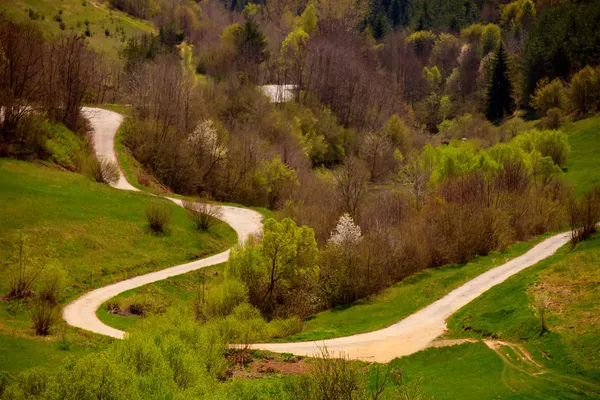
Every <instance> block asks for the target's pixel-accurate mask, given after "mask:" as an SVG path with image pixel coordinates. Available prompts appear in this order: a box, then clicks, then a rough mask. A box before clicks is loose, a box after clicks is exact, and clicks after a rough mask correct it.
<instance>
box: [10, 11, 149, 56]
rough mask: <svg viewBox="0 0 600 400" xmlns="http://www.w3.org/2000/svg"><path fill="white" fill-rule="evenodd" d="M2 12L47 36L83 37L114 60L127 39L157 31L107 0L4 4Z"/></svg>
mask: <svg viewBox="0 0 600 400" xmlns="http://www.w3.org/2000/svg"><path fill="white" fill-rule="evenodd" d="M0 12H1V13H4V14H5V15H6V16H7V17H8V18H9V19H11V20H14V21H31V22H32V23H34V24H35V25H37V26H38V27H39V28H40V29H41V30H42V31H43V32H46V33H47V34H52V35H56V34H58V33H60V32H62V31H65V32H74V33H76V34H80V35H82V36H84V37H86V38H87V39H86V41H87V42H89V44H90V45H91V47H92V48H94V49H95V50H96V51H99V52H102V53H106V54H108V55H109V56H110V57H111V58H116V57H117V55H118V52H119V51H120V49H121V48H122V46H123V43H124V42H125V41H126V40H127V38H130V37H132V36H137V35H140V34H142V33H150V32H154V30H155V29H154V26H153V25H152V23H151V22H148V21H145V20H141V19H138V18H134V17H132V16H130V15H128V14H125V13H123V12H121V11H118V10H114V9H111V8H110V7H109V6H108V4H107V2H106V1H87V0H83V1H81V0H62V1H60V2H59V3H57V2H56V1H53V0H16V1H8V2H6V1H5V2H2V3H0ZM86 30H89V35H88V34H87V33H86Z"/></svg>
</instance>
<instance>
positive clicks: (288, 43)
mask: <svg viewBox="0 0 600 400" xmlns="http://www.w3.org/2000/svg"><path fill="white" fill-rule="evenodd" d="M309 39H310V37H309V35H308V33H306V31H305V30H304V29H303V28H296V29H294V30H293V31H291V32H290V33H289V34H288V35H287V36H286V37H285V39H284V40H283V42H282V43H281V54H282V55H288V54H289V55H290V56H297V55H298V54H301V53H302V52H303V51H304V49H305V48H306V45H307V44H308V40H309Z"/></svg>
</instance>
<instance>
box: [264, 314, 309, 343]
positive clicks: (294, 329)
mask: <svg viewBox="0 0 600 400" xmlns="http://www.w3.org/2000/svg"><path fill="white" fill-rule="evenodd" d="M302 327H303V323H302V321H301V320H300V319H299V318H297V317H291V318H286V319H279V318H277V319H274V320H272V321H270V322H269V323H268V324H267V329H266V333H265V336H266V338H267V339H275V338H285V337H288V336H291V335H295V334H296V333H299V332H302Z"/></svg>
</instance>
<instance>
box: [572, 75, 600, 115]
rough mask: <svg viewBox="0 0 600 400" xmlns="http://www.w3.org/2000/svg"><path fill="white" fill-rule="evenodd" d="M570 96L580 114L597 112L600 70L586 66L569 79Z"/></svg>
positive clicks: (599, 99) (599, 93)
mask: <svg viewBox="0 0 600 400" xmlns="http://www.w3.org/2000/svg"><path fill="white" fill-rule="evenodd" d="M570 96H571V101H572V102H573V105H574V106H575V108H576V109H577V111H579V112H580V113H582V114H587V113H588V112H593V111H595V110H597V109H598V107H599V105H600V68H598V67H596V68H592V67H590V66H589V65H588V66H587V67H585V68H583V69H582V70H580V71H579V72H577V73H576V74H575V75H574V76H573V79H571V88H570Z"/></svg>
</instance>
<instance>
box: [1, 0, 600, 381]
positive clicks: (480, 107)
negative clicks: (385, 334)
mask: <svg viewBox="0 0 600 400" xmlns="http://www.w3.org/2000/svg"><path fill="white" fill-rule="evenodd" d="M110 4H111V5H112V6H113V7H115V8H116V9H119V10H122V11H125V12H127V13H129V14H131V15H133V16H135V17H138V18H143V19H148V20H151V21H153V22H154V24H155V25H156V27H157V32H156V34H148V35H144V36H140V37H129V38H127V40H126V42H125V43H124V46H123V50H122V54H121V57H120V59H119V60H108V59H105V58H103V57H102V56H101V55H99V54H96V53H93V52H91V51H90V50H88V49H87V47H86V44H85V37H80V36H77V35H69V34H64V35H62V36H59V37H56V38H48V37H44V36H43V35H42V33H41V32H38V31H36V30H35V28H34V27H33V26H32V25H30V24H27V23H24V24H16V23H13V22H10V21H8V20H6V19H0V45H1V48H0V52H1V53H2V54H3V58H2V59H1V60H0V62H1V63H0V106H2V109H3V110H4V114H3V119H2V124H1V126H0V142H1V147H0V155H11V156H16V157H23V158H29V157H34V156H36V157H41V158H43V157H44V154H45V153H47V151H46V147H47V143H46V142H45V141H44V137H45V136H44V135H45V134H46V133H45V131H44V129H43V125H40V123H39V120H40V119H43V118H46V119H49V120H52V121H56V122H60V123H63V124H65V125H66V126H67V127H68V128H70V129H72V130H74V131H78V132H80V134H81V135H85V128H84V127H83V126H84V123H83V122H82V121H81V118H80V116H79V110H80V107H81V105H82V104H84V103H103V102H119V103H123V104H131V115H130V116H128V118H127V121H126V123H125V125H124V128H123V139H124V143H125V145H126V146H127V148H128V149H129V150H130V151H131V153H132V154H133V156H134V157H135V158H136V159H137V160H138V161H139V162H140V163H141V164H142V165H143V167H144V169H145V171H146V173H147V174H148V175H152V176H153V177H154V178H155V179H156V180H157V181H158V182H159V183H160V184H161V185H163V186H164V187H166V188H168V189H169V190H171V191H173V192H176V193H178V194H183V195H188V196H198V197H204V198H210V199H213V200H216V201H226V202H236V203H241V204H244V205H248V206H263V207H268V208H269V209H271V210H273V211H274V212H275V218H273V219H268V220H267V221H266V222H265V227H264V234H263V237H261V238H255V239H254V240H252V241H250V242H249V243H247V244H246V245H245V246H244V247H241V248H237V249H235V250H234V251H233V253H232V257H231V260H230V262H229V263H228V265H227V268H226V276H227V280H228V283H227V284H228V285H231V288H233V289H231V291H228V290H224V291H223V293H221V294H219V296H223V297H227V296H229V294H231V293H234V292H236V290H237V289H235V288H236V287H238V288H239V286H236V285H239V284H241V285H242V289H240V290H237V292H238V293H242V295H240V296H237V297H236V298H235V299H229V300H230V301H231V302H233V303H234V304H233V306H235V305H237V303H244V302H246V301H248V302H249V303H250V304H252V306H254V307H255V308H256V309H258V310H259V311H260V313H261V315H262V317H264V318H266V319H267V320H271V319H274V318H288V317H299V318H304V317H307V316H308V315H310V314H312V313H315V312H317V311H320V310H323V309H327V308H331V307H335V306H339V305H344V304H349V303H352V302H353V301H355V300H357V299H361V298H364V297H366V296H369V295H371V294H373V293H376V292H378V291H380V290H381V289H384V288H386V287H388V286H390V285H391V284H393V283H394V282H397V281H399V280H402V279H403V278H405V277H407V276H408V275H410V274H413V273H415V272H418V271H421V270H424V269H426V268H431V267H436V266H441V265H445V264H457V263H463V262H466V261H468V260H469V259H471V258H472V257H473V256H475V255H485V254H488V253H489V252H491V251H494V250H502V249H504V248H505V247H506V246H507V245H508V244H510V243H513V242H515V241H520V240H525V239H529V238H532V237H533V236H535V235H539V234H542V233H544V232H548V231H554V230H557V229H559V228H562V227H565V226H567V225H568V224H569V223H570V224H571V226H573V227H579V226H582V225H583V224H585V223H587V224H588V225H589V215H588V218H587V220H586V219H585V217H582V216H581V215H583V214H585V212H583V211H582V210H584V209H586V208H585V207H586V204H587V207H588V208H587V209H588V210H589V209H590V207H591V206H590V204H592V203H593V202H594V201H597V198H598V194H597V193H596V194H595V195H593V196H596V197H593V196H591V197H588V198H587V200H586V201H587V203H586V201H582V200H573V195H572V193H571V189H570V188H569V187H567V186H566V185H565V184H564V183H563V182H562V180H561V174H562V167H563V166H564V165H565V163H566V160H567V158H568V156H569V150H570V147H569V143H568V140H567V137H566V135H565V134H564V133H563V132H562V131H561V130H560V128H561V126H562V125H563V124H564V123H565V122H567V121H569V120H571V119H576V118H581V117H584V116H586V115H589V114H592V113H595V112H597V111H598V109H599V107H600V95H599V94H600V31H598V29H597V27H598V26H599V25H600V2H597V1H591V0H590V1H578V2H571V1H568V0H567V1H545V0H540V1H537V2H534V1H532V0H516V1H513V2H508V1H502V0H371V1H367V0H312V1H310V2H307V1H305V0H283V1H271V0H265V1H258V2H256V3H250V2H248V1H245V0H227V1H225V0H223V1H216V0H206V1H201V2H198V3H196V2H192V1H183V0H181V1H159V0H110ZM184 48H185V49H191V53H192V54H191V55H189V59H188V60H187V61H186V60H185V57H182V52H183V50H182V49H184ZM205 78H207V79H206V81H205V80H204V79H205ZM265 84H291V85H295V86H296V88H297V89H296V91H295V99H294V100H293V101H290V102H286V103H281V104H279V103H276V104H274V103H271V102H270V100H269V98H268V97H266V96H265V95H264V94H263V93H262V92H261V89H260V86H261V85H265ZM31 109H35V110H36V111H39V112H37V113H35V115H32V114H31V113H29V112H28V111H29V110H31ZM42 116H43V117H42ZM36 121H37V122H36ZM40 126H41V127H40ZM32 127H34V128H35V129H32ZM81 157H82V158H85V157H89V155H86V154H82V156H81ZM84 164H86V162H85V161H79V162H74V163H73V165H69V166H66V167H68V168H71V169H75V170H81V169H84V168H85V165H84ZM141 179H142V177H139V180H140V182H141ZM594 199H595V200H594ZM580 211H581V212H580ZM588 214H589V213H588ZM232 296H233V295H232ZM233 306H231V307H229V308H228V311H231V310H232V309H233ZM252 310H254V311H249V312H255V309H252ZM240 312H241V311H240ZM253 315H254V314H253ZM186 329H188V328H187V327H186ZM189 329H192V328H189ZM203 332H204V331H203ZM203 334H206V335H208V333H203ZM127 351H129V350H125V349H121V348H117V350H115V352H116V353H115V354H120V353H119V352H121V353H122V354H121V355H119V357H129V355H127V354H128V353H127ZM113 356H114V355H113ZM208 370H209V371H217V372H210V373H211V374H212V373H214V374H215V376H216V375H218V374H220V373H222V370H220V369H219V367H218V366H217V367H213V366H210V368H208Z"/></svg>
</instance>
